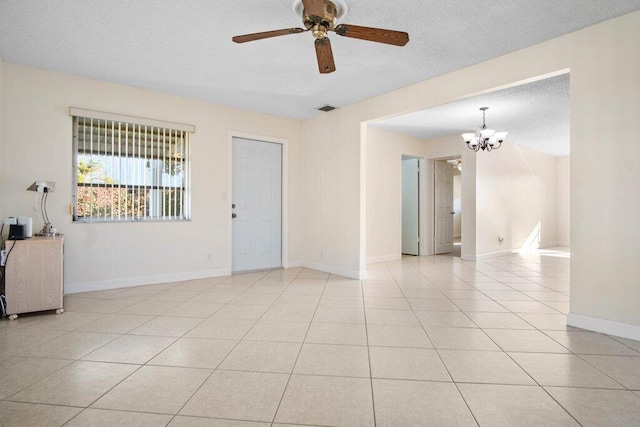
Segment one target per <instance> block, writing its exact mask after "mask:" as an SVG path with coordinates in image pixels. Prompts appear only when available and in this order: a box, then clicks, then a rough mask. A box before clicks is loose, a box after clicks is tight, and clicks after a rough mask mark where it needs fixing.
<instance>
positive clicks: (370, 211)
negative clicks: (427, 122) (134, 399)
mask: <svg viewBox="0 0 640 427" xmlns="http://www.w3.org/2000/svg"><path fill="white" fill-rule="evenodd" d="M403 154H404V155H411V156H416V157H424V158H426V159H435V158H442V157H451V156H459V157H462V158H463V159H464V160H463V162H464V163H463V164H465V167H464V168H463V175H462V176H463V179H465V180H467V181H466V182H465V186H464V193H463V195H462V198H463V199H464V201H463V204H464V205H465V212H468V211H473V207H474V205H475V199H474V197H475V196H474V195H475V161H474V159H475V157H476V154H475V153H474V152H473V151H471V150H469V149H468V148H466V146H465V144H464V142H463V141H462V139H461V138H460V137H459V136H458V137H457V138H456V137H446V138H439V139H432V140H428V141H427V140H423V139H419V138H414V137H411V136H407V135H401V134H397V133H393V132H388V131H385V130H382V129H379V128H375V127H371V126H370V127H369V128H368V129H367V139H366V157H367V165H366V172H367V192H366V200H367V213H366V214H367V248H366V251H367V261H368V262H369V263H371V262H380V261H386V260H393V259H399V258H400V256H401V252H402V233H401V230H402V209H401V206H402V197H401V188H402V168H401V162H400V161H401V158H402V155H403ZM425 166H426V167H425V170H424V174H423V176H424V180H425V182H424V186H423V189H425V192H424V193H425V194H426V195H428V196H427V197H426V199H425V200H424V209H423V210H422V215H424V216H425V223H426V229H425V230H421V236H423V237H422V238H421V241H423V242H424V243H425V245H424V247H421V249H420V250H421V253H422V254H424V255H429V254H432V253H433V244H429V242H432V241H433V222H432V221H433V195H432V193H431V192H430V191H429V190H428V189H432V188H433V165H432V162H427V163H426V165H425ZM467 166H468V169H466V167H467ZM467 170H468V171H469V172H468V173H467ZM467 206H468V210H467ZM463 218H464V219H463V221H464V223H463V225H462V227H463V228H465V230H468V233H467V232H466V231H463V239H464V241H463V245H462V250H463V256H466V257H467V258H468V259H474V257H475V223H474V222H473V221H474V217H473V216H465V217H463Z"/></svg>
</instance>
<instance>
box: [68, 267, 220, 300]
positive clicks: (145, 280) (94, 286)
mask: <svg viewBox="0 0 640 427" xmlns="http://www.w3.org/2000/svg"><path fill="white" fill-rule="evenodd" d="M229 275H231V270H230V269H228V268H221V269H219V270H205V271H193V272H186V273H175V274H158V275H154V276H143V277H127V278H125V279H115V280H105V281H99V282H85V283H73V284H65V285H64V293H65V295H67V294H77V293H80V292H91V291H104V290H108V289H119V288H130V287H133V286H144V285H155V284H158V283H171V282H183V281H186V280H195V279H207V278H209V277H221V276H229Z"/></svg>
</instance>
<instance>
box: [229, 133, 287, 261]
mask: <svg viewBox="0 0 640 427" xmlns="http://www.w3.org/2000/svg"><path fill="white" fill-rule="evenodd" d="M232 163H233V165H232V168H233V171H232V180H233V182H232V191H233V193H232V196H233V199H232V212H233V213H232V220H231V221H232V224H233V225H232V241H231V244H232V262H231V264H232V271H233V272H240V271H250V270H260V269H267V268H277V267H281V266H282V145H281V144H275V143H270V142H263V141H254V140H250V139H244V138H233V162H232ZM234 216H235V217H234Z"/></svg>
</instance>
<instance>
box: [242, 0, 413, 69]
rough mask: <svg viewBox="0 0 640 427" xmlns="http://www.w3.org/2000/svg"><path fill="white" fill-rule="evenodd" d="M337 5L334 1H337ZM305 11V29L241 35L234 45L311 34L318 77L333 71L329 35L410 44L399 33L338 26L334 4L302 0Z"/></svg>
mask: <svg viewBox="0 0 640 427" xmlns="http://www.w3.org/2000/svg"><path fill="white" fill-rule="evenodd" d="M336 1H337V0H336ZM302 5H303V6H304V10H303V12H302V22H303V25H304V27H305V28H286V29H283V30H274V31H265V32H263V33H254V34H244V35H241V36H235V37H233V38H232V40H233V41H234V42H236V43H246V42H251V41H255V40H262V39H268V38H271V37H278V36H286V35H288V34H298V33H304V32H306V31H311V34H313V37H315V39H316V41H315V46H316V56H317V57H318V68H319V70H320V73H322V74H328V73H332V72H334V71H335V70H336V65H335V62H334V59H333V51H332V50H331V42H330V41H329V38H328V37H327V34H328V32H329V31H333V32H335V33H336V34H338V35H339V36H343V37H351V38H355V39H360V40H368V41H372V42H377V43H386V44H391V45H394V46H404V45H406V44H407V43H408V42H409V34H407V33H405V32H402V31H393V30H383V29H381V28H371V27H360V26H358V25H350V24H340V25H336V24H337V18H338V17H339V13H338V9H337V8H336V5H335V3H333V2H332V1H330V0H302Z"/></svg>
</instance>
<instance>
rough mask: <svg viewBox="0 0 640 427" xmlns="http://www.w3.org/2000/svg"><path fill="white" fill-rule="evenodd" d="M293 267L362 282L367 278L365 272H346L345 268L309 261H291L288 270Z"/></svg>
mask: <svg viewBox="0 0 640 427" xmlns="http://www.w3.org/2000/svg"><path fill="white" fill-rule="evenodd" d="M294 267H303V268H310V269H312V270H317V271H322V272H325V273H330V274H336V275H338V276H342V277H348V278H349V279H356V280H364V279H366V278H367V272H366V271H363V272H360V271H356V270H347V269H345V268H340V267H333V266H331V265H324V264H317V263H315V262H309V261H291V262H290V263H289V268H294Z"/></svg>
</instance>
